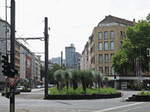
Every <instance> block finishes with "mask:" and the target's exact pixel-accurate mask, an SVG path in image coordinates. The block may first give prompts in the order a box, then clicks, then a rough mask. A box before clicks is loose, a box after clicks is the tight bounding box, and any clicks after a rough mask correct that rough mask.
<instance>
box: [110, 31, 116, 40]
mask: <svg viewBox="0 0 150 112" xmlns="http://www.w3.org/2000/svg"><path fill="white" fill-rule="evenodd" d="M114 38H115V33H114V31H111V32H110V39H111V40H114Z"/></svg>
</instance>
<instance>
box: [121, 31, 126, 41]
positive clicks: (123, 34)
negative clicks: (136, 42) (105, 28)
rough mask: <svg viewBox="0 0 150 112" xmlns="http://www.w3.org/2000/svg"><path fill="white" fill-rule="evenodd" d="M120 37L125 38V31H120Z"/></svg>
mask: <svg viewBox="0 0 150 112" xmlns="http://www.w3.org/2000/svg"><path fill="white" fill-rule="evenodd" d="M120 37H121V38H122V39H123V38H125V37H126V35H125V32H123V31H120Z"/></svg>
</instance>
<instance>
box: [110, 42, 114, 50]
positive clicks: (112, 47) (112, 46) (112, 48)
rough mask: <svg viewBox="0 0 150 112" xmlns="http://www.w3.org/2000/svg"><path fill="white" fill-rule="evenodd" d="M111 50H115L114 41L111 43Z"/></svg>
mask: <svg viewBox="0 0 150 112" xmlns="http://www.w3.org/2000/svg"><path fill="white" fill-rule="evenodd" d="M110 50H114V41H111V42H110Z"/></svg>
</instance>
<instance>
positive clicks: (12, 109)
mask: <svg viewBox="0 0 150 112" xmlns="http://www.w3.org/2000/svg"><path fill="white" fill-rule="evenodd" d="M10 12H11V16H10V17H11V18H10V20H11V34H10V39H11V51H10V52H11V55H10V61H11V67H12V69H14V68H15V0H11V11H10ZM14 91H15V86H10V112H15V93H14Z"/></svg>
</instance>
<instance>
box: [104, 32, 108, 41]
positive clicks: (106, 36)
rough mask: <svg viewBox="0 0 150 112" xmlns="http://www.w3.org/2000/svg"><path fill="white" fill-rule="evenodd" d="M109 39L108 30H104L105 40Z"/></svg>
mask: <svg viewBox="0 0 150 112" xmlns="http://www.w3.org/2000/svg"><path fill="white" fill-rule="evenodd" d="M107 39H108V32H107V31H105V32H104V40H107Z"/></svg>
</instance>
